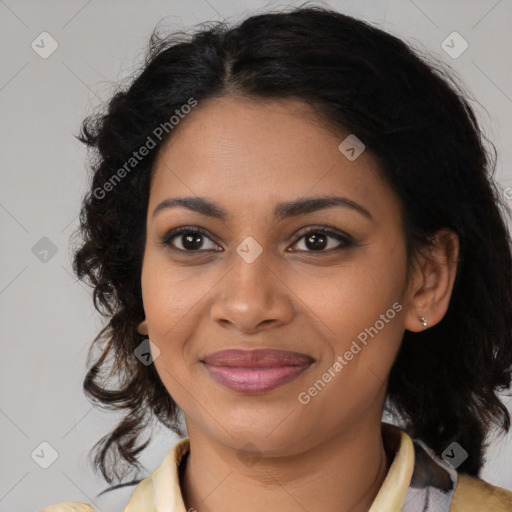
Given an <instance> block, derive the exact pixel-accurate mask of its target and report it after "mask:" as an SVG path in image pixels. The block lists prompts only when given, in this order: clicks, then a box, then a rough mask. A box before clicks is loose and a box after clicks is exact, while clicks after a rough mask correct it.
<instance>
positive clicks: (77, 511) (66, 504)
mask: <svg viewBox="0 0 512 512" xmlns="http://www.w3.org/2000/svg"><path fill="white" fill-rule="evenodd" d="M39 512H96V510H95V509H94V508H92V507H91V505H88V504H87V503H80V502H78V501H63V502H62V503H55V504H54V505H48V506H47V507H45V508H43V509H41V510H40V511H39Z"/></svg>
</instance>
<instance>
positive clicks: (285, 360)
mask: <svg viewBox="0 0 512 512" xmlns="http://www.w3.org/2000/svg"><path fill="white" fill-rule="evenodd" d="M202 361H203V362H204V363H206V364H208V365H211V366H231V367H236V368H244V367H246V368H269V367H272V366H304V365H307V364H311V363H312V362H313V361H314V359H313V358H312V357H310V356H308V355H306V354H302V353H300V352H291V351H289V350H278V349H273V348H266V349H257V350H242V349H234V348H233V349H227V350H221V351H219V352H214V353H212V354H208V355H207V356H205V358H204V359H203V360H202Z"/></svg>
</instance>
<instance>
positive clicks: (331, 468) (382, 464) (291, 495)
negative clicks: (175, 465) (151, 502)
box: [181, 421, 391, 512]
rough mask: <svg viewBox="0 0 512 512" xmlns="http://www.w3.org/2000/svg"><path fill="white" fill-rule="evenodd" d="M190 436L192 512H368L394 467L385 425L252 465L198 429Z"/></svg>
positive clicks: (186, 485)
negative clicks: (273, 511) (383, 435)
mask: <svg viewBox="0 0 512 512" xmlns="http://www.w3.org/2000/svg"><path fill="white" fill-rule="evenodd" d="M189 437H190V446H191V450H190V454H189V456H188V458H187V460H186V465H185V468H184V472H183V481H182V484H181V488H182V495H183V499H184V502H185V505H186V509H187V510H190V509H192V510H193V509H196V510H198V511H200V512H214V511H219V510H222V511H223V512H235V511H237V512H238V511H239V510H240V509H241V508H242V509H243V510H244V511H245V512H268V510H279V511H281V512H298V511H300V512H303V511H304V510H322V511H323V512H367V511H368V509H369V508H370V506H371V504H372V502H373V500H374V498H375V496H376V495H377V493H378V491H379V489H380V487H381V485H382V482H383V481H384V478H385V477H386V474H387V471H388V469H389V465H390V463H391V461H390V460H389V461H388V457H387V455H386V451H385V448H384V443H383V439H382V435H381V424H380V421H379V422H374V423H373V424H372V425H370V426H368V425H366V426H365V427H361V426H360V425H357V426H356V425H354V426H352V427H351V428H350V429H347V430H344V431H343V432H342V433H341V434H339V433H337V434H336V435H333V436H331V437H327V438H326V439H324V440H321V441H320V442H318V443H317V444H315V445H314V446H312V447H311V448H310V449H309V450H307V451H303V452H300V453H297V454H294V455H289V456H284V457H265V456H262V457H261V458H258V459H257V460H255V461H254V463H253V464H247V463H244V461H242V460H240V458H239V457H238V456H237V450H235V449H233V448H232V447H228V446H226V445H225V444H221V443H219V442H217V441H215V440H213V439H212V438H211V437H207V436H205V435H204V433H203V432H201V431H200V430H198V429H195V428H189ZM245 462H247V461H245Z"/></svg>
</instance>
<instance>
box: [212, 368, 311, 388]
mask: <svg viewBox="0 0 512 512" xmlns="http://www.w3.org/2000/svg"><path fill="white" fill-rule="evenodd" d="M204 366H205V367H206V369H207V370H208V372H209V374H210V375H211V376H212V378H213V379H214V380H216V381H217V382H219V383H220V384H222V385H224V386H226V387H227V388H230V389H233V390H234V391H240V392H242V393H263V392H265V391H271V390H272V389H275V388H278V387H279V386H282V385H283V384H286V383H287V382H290V381H292V380H294V379H296V378H297V377H298V376H299V375H300V374H301V373H303V372H304V371H305V370H307V369H308V368H309V367H310V366H311V364H307V365H302V366H274V367H272V368H240V367H231V366H212V365H209V364H206V363H204Z"/></svg>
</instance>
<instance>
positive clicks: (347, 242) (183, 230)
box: [161, 226, 355, 256]
mask: <svg viewBox="0 0 512 512" xmlns="http://www.w3.org/2000/svg"><path fill="white" fill-rule="evenodd" d="M190 233H194V234H199V235H203V236H205V237H206V238H208V239H210V240H211V241H212V242H213V240H212V239H211V237H210V236H209V235H208V233H207V232H206V231H205V230H204V229H202V228H198V227H193V226H182V227H179V228H176V229H173V230H171V231H170V232H169V233H167V234H166V235H165V236H164V237H163V238H162V240H161V243H162V245H164V246H166V247H167V248H168V249H169V250H171V251H177V252H181V253H184V254H187V255H190V256H192V255H196V254H198V253H201V252H208V251H212V250H213V251H215V252H220V251H216V250H215V249H207V250H204V249H199V250H196V251H193V250H184V249H178V248H176V247H173V246H172V245H171V241H172V240H173V239H174V238H176V237H178V236H179V235H182V234H190ZM311 233H315V234H323V235H328V236H330V237H332V238H335V239H336V240H338V241H339V242H342V245H341V246H340V247H335V248H334V249H327V250H318V251H312V250H309V251H302V252H309V253H313V254H314V253H317V254H326V253H327V254H330V253H332V252H335V251H339V250H342V249H348V248H350V247H353V246H354V245H355V243H354V241H353V240H352V238H350V237H349V236H348V235H344V234H342V233H340V232H339V231H337V230H334V229H331V228H329V227H327V226H318V227H315V226H313V227H310V228H309V230H308V231H306V232H304V233H302V234H301V235H299V236H297V237H296V238H295V240H294V241H293V243H292V245H295V244H296V243H297V242H299V241H300V240H302V239H303V238H304V237H306V236H307V235H309V234H311Z"/></svg>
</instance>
